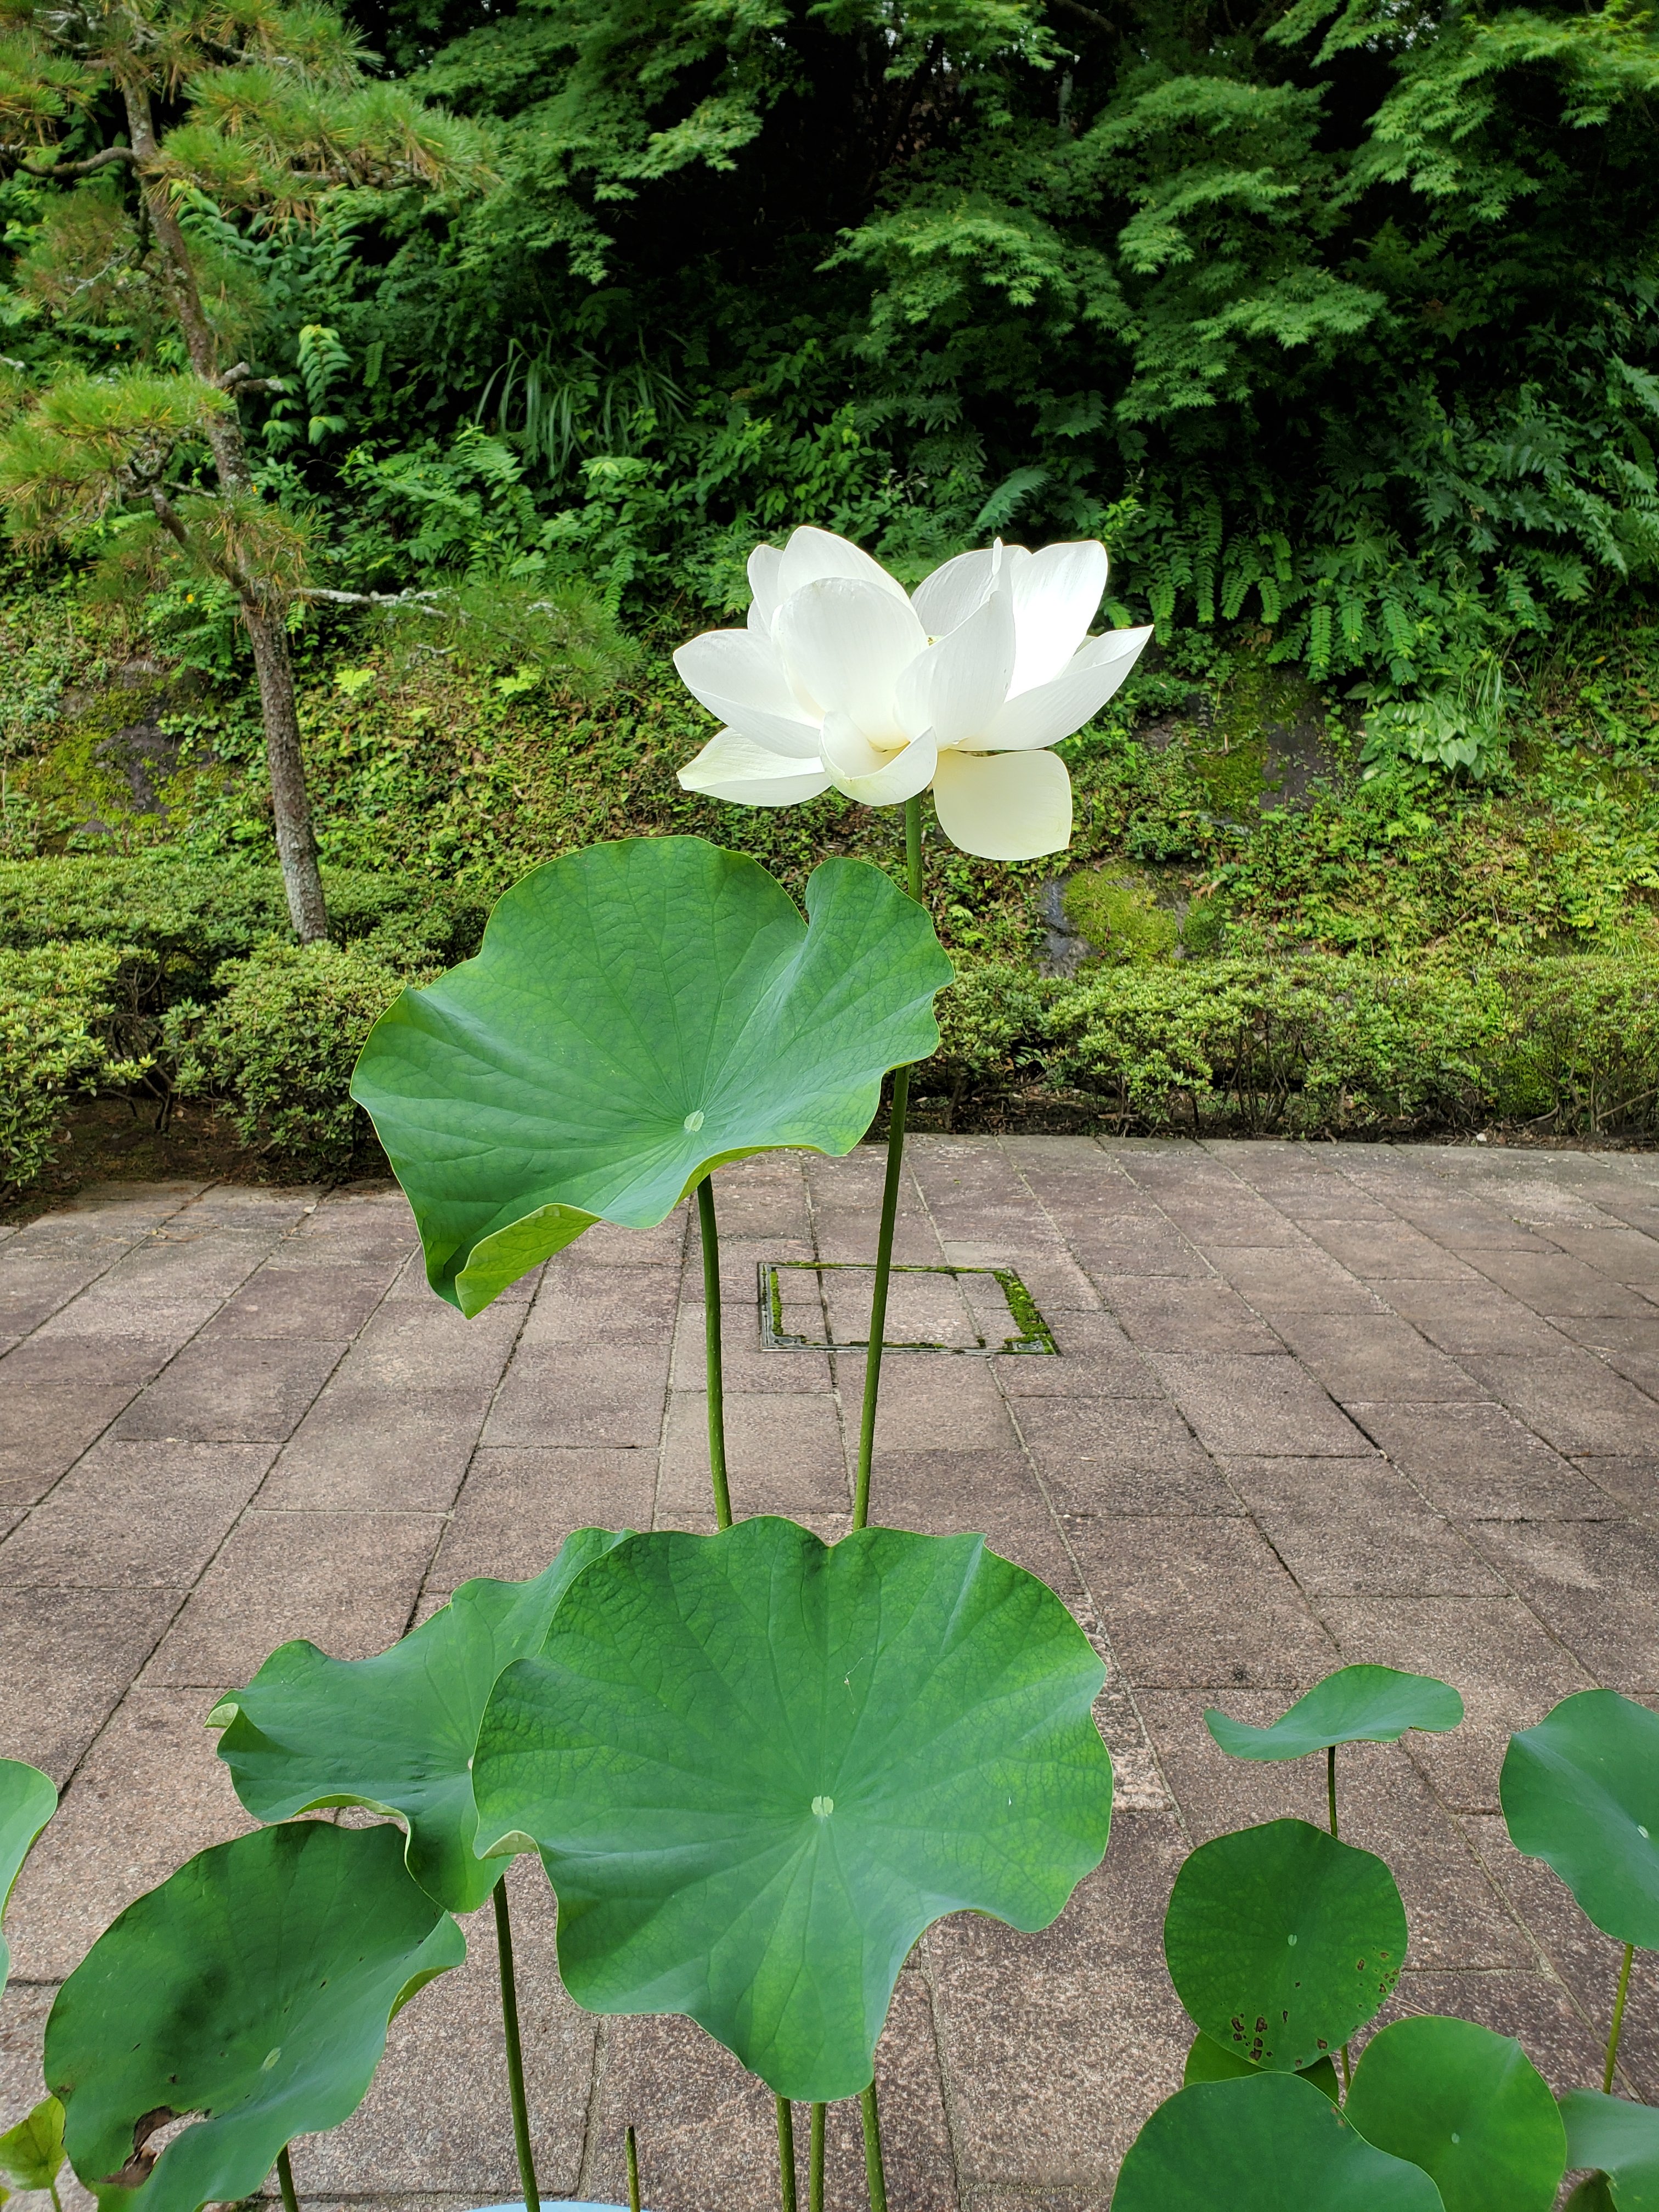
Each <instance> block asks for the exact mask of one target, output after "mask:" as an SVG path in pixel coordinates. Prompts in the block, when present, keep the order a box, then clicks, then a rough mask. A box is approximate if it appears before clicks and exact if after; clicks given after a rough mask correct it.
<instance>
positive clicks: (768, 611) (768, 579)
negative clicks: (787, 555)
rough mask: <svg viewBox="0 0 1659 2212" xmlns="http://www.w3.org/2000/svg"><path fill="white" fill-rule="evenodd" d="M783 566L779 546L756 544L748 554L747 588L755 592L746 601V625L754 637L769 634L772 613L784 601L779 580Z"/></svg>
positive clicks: (767, 635) (774, 612) (768, 635)
mask: <svg viewBox="0 0 1659 2212" xmlns="http://www.w3.org/2000/svg"><path fill="white" fill-rule="evenodd" d="M782 566H783V554H782V550H781V548H780V547H778V546H776V545H757V547H756V548H755V550H754V551H753V552H752V553H751V554H750V556H749V588H750V591H751V592H753V593H754V597H753V598H752V599H750V602H749V627H750V629H751V630H753V631H754V633H755V635H756V636H757V637H770V635H772V617H773V616H774V615H775V614H776V612H777V611H778V609H779V608H780V607H781V605H782V604H783V592H782V590H781V586H780V585H779V582H778V572H779V570H780V569H781V568H782Z"/></svg>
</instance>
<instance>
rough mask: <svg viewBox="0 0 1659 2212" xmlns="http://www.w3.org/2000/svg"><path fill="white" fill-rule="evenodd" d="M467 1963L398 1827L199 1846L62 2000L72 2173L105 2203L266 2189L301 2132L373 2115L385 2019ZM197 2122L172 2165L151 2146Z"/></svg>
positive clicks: (202, 2198)
mask: <svg viewBox="0 0 1659 2212" xmlns="http://www.w3.org/2000/svg"><path fill="white" fill-rule="evenodd" d="M465 1956H466V1943H465V1938H464V1937H463V1936H462V1934H461V1931H460V1929H459V1928H458V1927H457V1926H456V1925H455V1923H454V1922H453V1920H452V1919H451V1918H450V1917H449V1915H448V1914H447V1912H445V1911H443V1910H442V1908H441V1906H439V1905H435V1904H434V1903H433V1901H432V1899H430V1898H429V1897H428V1895H427V1893H426V1892H425V1891H424V1890H423V1889H422V1888H421V1887H419V1885H418V1884H417V1883H416V1882H414V1881H411V1880H410V1876H409V1875H408V1873H407V1871H406V1870H405V1869H404V1857H403V1838H402V1837H401V1836H399V1835H398V1832H397V1831H396V1829H395V1828H387V1827H377V1828H338V1827H336V1826H334V1824H333V1823H332V1822H331V1821H327V1820H298V1821H295V1823H294V1824H293V1825H292V1826H289V1827H281V1828H262V1829H260V1830H258V1832H256V1833H255V1834H253V1835H251V1836H241V1837H239V1838H237V1840H236V1841H235V1842H234V1843H232V1844H217V1845H216V1847H215V1848H214V1849H213V1850H207V1851H202V1852H200V1853H198V1855H197V1857H195V1858H193V1859H191V1860H189V1861H188V1862H187V1863H185V1865H184V1866H182V1867H180V1868H179V1871H178V1873H177V1874H175V1875H173V1876H172V1877H171V1878H170V1879H169V1880H168V1881H164V1882H163V1883H162V1884H161V1887H160V1888H159V1889H153V1890H151V1891H150V1892H149V1894H148V1895H147V1896H144V1897H141V1898H139V1899H137V1901H136V1903H134V1904H131V1905H129V1906H128V1907H127V1909H126V1911H125V1912H124V1913H123V1914H122V1915H121V1917H120V1918H119V1919H118V1920H117V1921H115V1922H114V1923H112V1925H111V1926H110V1927H108V1928H106V1929H105V1930H104V1933H103V1934H102V1935H101V1936H100V1937H99V1938H98V1941H97V1942H95V1943H94V1945H93V1947H92V1948H91V1950H90V1951H88V1954H87V1955H86V1957H85V1958H84V1959H83V1960H82V1961H81V1963H80V1965H79V1966H77V1967H76V1970H75V1972H73V1973H72V1974H71V1975H70V1978H69V1979H68V1981H66V1982H65V1983H64V1986H63V1988H62V1989H61V1990H59V1991H58V2001H57V2002H56V2003H55V2004H54V2005H53V2007H52V2017H51V2019H50V2020H49V2021H47V2023H46V2081H47V2083H48V2085H49V2087H51V2088H52V2091H53V2093H54V2094H55V2095H57V2096H58V2097H59V2098H61V2099H62V2100H63V2102H64V2108H65V2114H66V2118H65V2125H64V2140H65V2144H66V2147H67V2148H68V2151H69V2156H70V2164H71V2166H74V2168H75V2171H76V2173H78V2174H79V2175H80V2177H81V2179H82V2181H83V2182H84V2183H85V2184H86V2185H87V2186H88V2188H89V2189H94V2190H95V2191H97V2193H98V2195H99V2197H100V2198H101V2199H102V2200H103V2202H104V2203H105V2204H106V2206H123V2207H125V2206H126V2205H129V2204H131V2205H133V2206H135V2207H137V2206H142V2207H143V2212H199V2208H200V2207H201V2206H202V2205H204V2204H209V2203H236V2202H237V2201H239V2200H240V2198H242V2197H249V2196H252V2193H253V2192H254V2191H256V2190H257V2189H258V2188H259V2187H260V2186H261V2185H262V2184H263V2183H264V2179H265V2177H266V2175H267V2174H268V2173H269V2172H270V2168H271V2164H272V2162H273V2160H275V2158H276V2154H277V2152H278V2151H279V2150H280V2149H281V2148H283V2144H284V2143H285V2142H288V2141H289V2137H290V2136H297V2135H311V2134H315V2133H317V2132H318V2131H319V2130H322V2129H325V2128H332V2127H337V2126H338V2124H339V2123H340V2122H341V2121H342V2120H343V2119H344V2118H346V2117H347V2116H348V2114H349V2113H350V2112H355V2111H356V2107H357V2106H358V2105H359V2104H361V2102H362V2098H363V2094H364V2092H365V2091H366V2090H367V2089H368V2085H369V2081H370V2079H371V2077H372V2076H373V2075H374V2069H375V2067H376V2066H377V2065H378V2064H379V2063H380V2054H381V2052H382V2051H384V2050H385V2048H386V2027H387V2023H388V2022H389V2021H391V2020H392V2016H393V2015H395V2014H396V2013H397V2011H398V2008H399V2007H400V2006H402V2005H403V2004H404V2003H405V2002H407V2000H408V1999H409V1998H410V1997H411V1996H414V1994H415V1992H416V1990H418V1989H420V1988H421V1987H422V1985H423V1984H425V1983H427V1982H429V1981H430V1980H431V1979H432V1978H433V1976H434V1975H435V1974H441V1973H442V1972H444V1970H445V1968H446V1967H448V1966H459V1965H460V1963H461V1961H462V1960H463V1959H464V1958H465ZM185 2113H200V2114H202V2116H203V2117H202V2118H200V2119H198V2120H197V2121H196V2122H195V2123H194V2124H193V2125H191V2126H190V2127H187V2128H185V2130H183V2132H182V2133H181V2134H179V2136H176V2137H174V2139H173V2141H172V2142H169V2143H168V2144H167V2147H166V2148H165V2149H164V2150H163V2151H162V2152H161V2155H160V2157H159V2158H156V2157H155V2154H154V2153H153V2152H152V2151H151V2150H150V2149H149V2139H150V2137H151V2136H153V2135H154V2134H155V2132H156V2130H158V2129H160V2128H161V2127H163V2126H165V2125H166V2124H167V2121H169V2120H170V2119H173V2118H176V2117H179V2116H181V2115H183V2114H185ZM152 2161H153V2170H152Z"/></svg>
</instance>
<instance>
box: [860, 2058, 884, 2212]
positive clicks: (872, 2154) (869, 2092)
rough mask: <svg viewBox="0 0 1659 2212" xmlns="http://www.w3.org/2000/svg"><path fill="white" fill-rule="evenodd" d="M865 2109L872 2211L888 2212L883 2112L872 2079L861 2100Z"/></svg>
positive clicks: (866, 2149)
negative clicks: (882, 2160)
mask: <svg viewBox="0 0 1659 2212" xmlns="http://www.w3.org/2000/svg"><path fill="white" fill-rule="evenodd" d="M860 2104H861V2106H862V2107H863V2111H864V2172H865V2178H866V2180H867V2181H868V2182H869V2185H870V2212H887V2175H886V2173H885V2172H884V2169H883V2166H882V2163H881V2114H880V2113H879V2112H878V2111H877V2109H876V2085H875V2083H874V2081H872V2082H871V2084H870V2086H869V2087H868V2088H867V2089H866V2091H865V2093H864V2095H863V2096H862V2098H861V2099H860Z"/></svg>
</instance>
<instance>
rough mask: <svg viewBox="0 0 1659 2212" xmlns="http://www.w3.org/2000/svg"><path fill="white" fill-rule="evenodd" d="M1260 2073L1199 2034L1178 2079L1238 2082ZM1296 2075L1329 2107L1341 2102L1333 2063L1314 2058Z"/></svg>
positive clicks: (1243, 2060) (1229, 2050)
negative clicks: (1325, 2101) (1307, 2082)
mask: <svg viewBox="0 0 1659 2212" xmlns="http://www.w3.org/2000/svg"><path fill="white" fill-rule="evenodd" d="M1261 2071H1262V2069H1261V2067H1260V2066H1252V2065H1251V2063H1250V2062H1249V2059H1248V2058H1243V2057H1240V2056H1239V2054H1238V2052H1237V2051H1234V2050H1231V2048H1230V2047H1229V2046H1228V2045H1226V2044H1225V2043H1218V2042H1217V2041H1216V2039H1215V2038H1214V2037H1213V2036H1212V2035H1203V2034H1199V2035H1195V2036H1194V2038H1193V2047H1192V2049H1191V2050H1190V2051H1188V2053H1187V2063H1186V2064H1185V2065H1184V2066H1183V2067H1182V2069H1181V2079H1182V2082H1183V2084H1187V2085H1190V2084H1191V2083H1192V2082H1194V2081H1243V2080H1245V2079H1246V2078H1247V2077H1248V2076H1249V2075H1253V2074H1260V2073H1261ZM1297 2078H1298V2079H1299V2080H1301V2081H1311V2082H1312V2083H1313V2085H1314V2087H1315V2088H1316V2089H1317V2090H1319V2091H1320V2092H1321V2093H1322V2094H1323V2095H1324V2096H1327V2097H1328V2098H1329V2099H1330V2100H1331V2102H1332V2104H1334V2105H1340V2103H1341V2101H1342V2091H1341V2088H1340V2085H1339V2083H1338V2081H1337V2078H1336V2065H1335V2062H1334V2060H1332V2059H1329V2058H1316V2059H1315V2061H1314V2063H1313V2064H1312V2065H1311V2066H1299V2067H1297Z"/></svg>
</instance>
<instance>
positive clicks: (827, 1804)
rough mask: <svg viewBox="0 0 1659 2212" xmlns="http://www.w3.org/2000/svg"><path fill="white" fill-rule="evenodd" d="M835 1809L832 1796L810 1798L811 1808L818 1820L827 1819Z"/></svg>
mask: <svg viewBox="0 0 1659 2212" xmlns="http://www.w3.org/2000/svg"><path fill="white" fill-rule="evenodd" d="M835 1809H836V1801H835V1799H834V1798H833V1797H815V1798H814V1799H813V1800H812V1810H813V1811H814V1812H815V1813H816V1814H817V1816H818V1818H819V1820H828V1819H829V1815H830V1814H832V1813H833V1812H834V1811H835Z"/></svg>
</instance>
